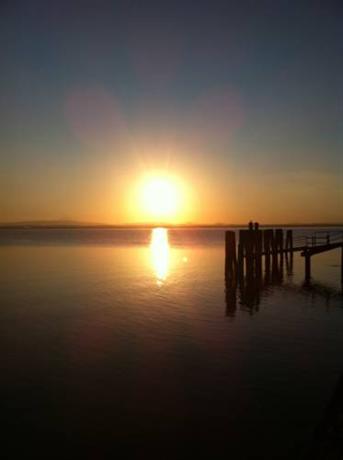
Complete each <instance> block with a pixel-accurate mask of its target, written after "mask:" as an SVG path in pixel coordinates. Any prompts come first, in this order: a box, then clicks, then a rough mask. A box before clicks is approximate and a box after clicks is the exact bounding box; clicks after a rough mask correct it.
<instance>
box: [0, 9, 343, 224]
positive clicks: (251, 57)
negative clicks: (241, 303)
mask: <svg viewBox="0 0 343 460" xmlns="http://www.w3.org/2000/svg"><path fill="white" fill-rule="evenodd" d="M342 20H343V3H342V2H334V1H330V0H327V1H320V2H319V1H315V0H313V1H306V2H305V1H301V0H297V1H283V0H270V1H265V0H260V1H252V0H251V1H245V0H240V1H229V0H226V1H215V0H212V1H201V0H197V1H195V0H194V1H186V0H183V1H176V0H174V1H162V0H160V1H156V2H150V1H148V0H146V1H130V0H126V1H123V2H121V1H102V0H96V1H95V0H94V1H89V0H83V1H64V0H60V1H55V2H53V1H49V2H47V1H35V0H30V1H16V0H11V1H2V2H1V4H0V43H1V46H0V60H1V73H0V159H1V169H0V222H13V221H28V220H75V221H82V222H92V223H107V224H127V223H145V222H150V221H152V220H153V219H152V216H149V215H148V214H147V213H146V212H145V211H144V209H143V208H144V207H142V206H141V205H140V195H141V194H142V189H140V186H139V184H141V183H142V181H143V182H144V178H145V177H150V176H151V175H155V176H156V177H167V178H168V180H171V181H172V182H173V184H177V187H178V190H179V192H180V197H181V198H180V197H179V198H180V201H181V202H182V206H181V205H180V206H179V209H178V212H176V213H175V214H174V215H173V216H172V218H171V220H172V223H198V224H204V223H209V224H215V223H244V222H247V221H249V220H250V219H253V220H258V221H259V222H261V223H288V222H293V223H295V222H297V223H312V222H328V223H332V222H342V221H343V160H342V147H343V126H342V121H343V84H342V82H343V27H342ZM170 178H171V179H170ZM159 217H160V216H155V217H154V218H155V220H158V219H159ZM163 217H165V216H163ZM166 220H167V221H168V216H167V217H166Z"/></svg>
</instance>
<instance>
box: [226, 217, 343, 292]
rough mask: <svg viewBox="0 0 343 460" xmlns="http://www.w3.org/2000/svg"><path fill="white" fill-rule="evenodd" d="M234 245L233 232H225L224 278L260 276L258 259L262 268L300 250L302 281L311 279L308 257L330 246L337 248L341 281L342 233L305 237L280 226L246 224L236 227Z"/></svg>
mask: <svg viewBox="0 0 343 460" xmlns="http://www.w3.org/2000/svg"><path fill="white" fill-rule="evenodd" d="M238 235H239V238H238V244H237V245H236V232H234V231H232V230H228V231H226V234H225V278H226V280H227V281H228V282H229V283H235V282H237V280H241V279H243V278H244V277H247V278H253V277H257V278H258V277H260V275H261V272H262V259H263V258H264V265H265V271H266V272H269V271H270V269H271V271H272V272H273V268H274V267H277V266H278V264H279V263H281V264H282V261H283V257H284V256H285V255H286V256H290V258H292V257H293V253H294V252H300V253H301V256H302V257H304V260H305V281H307V282H309V281H310V279H311V257H312V256H314V255H316V254H320V253H322V252H326V251H331V250H332V249H337V248H341V281H342V283H343V232H342V231H341V232H340V231H331V232H315V233H313V234H312V235H310V236H308V235H306V236H296V237H295V238H294V237H293V230H291V229H288V230H283V229H282V228H276V229H269V228H268V229H265V230H260V229H259V226H258V224H255V226H253V225H252V224H250V225H249V228H248V229H246V230H239V234H238Z"/></svg>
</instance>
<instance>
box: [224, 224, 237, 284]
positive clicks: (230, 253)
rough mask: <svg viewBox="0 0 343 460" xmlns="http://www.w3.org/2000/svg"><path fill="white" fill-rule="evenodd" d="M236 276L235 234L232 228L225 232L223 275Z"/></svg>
mask: <svg viewBox="0 0 343 460" xmlns="http://www.w3.org/2000/svg"><path fill="white" fill-rule="evenodd" d="M236 276H237V257H236V235H235V232H234V231H232V230H228V231H226V232H225V277H226V278H231V279H234V278H236Z"/></svg>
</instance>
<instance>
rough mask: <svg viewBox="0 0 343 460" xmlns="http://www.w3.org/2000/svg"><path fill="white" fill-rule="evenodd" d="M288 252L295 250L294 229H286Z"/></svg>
mask: <svg viewBox="0 0 343 460" xmlns="http://www.w3.org/2000/svg"><path fill="white" fill-rule="evenodd" d="M286 252H290V253H292V252H293V230H287V231H286Z"/></svg>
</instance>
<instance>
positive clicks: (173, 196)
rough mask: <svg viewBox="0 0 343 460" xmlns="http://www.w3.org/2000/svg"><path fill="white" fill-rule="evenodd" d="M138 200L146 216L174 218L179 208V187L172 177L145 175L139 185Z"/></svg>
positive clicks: (180, 196) (180, 197) (180, 199)
mask: <svg viewBox="0 0 343 460" xmlns="http://www.w3.org/2000/svg"><path fill="white" fill-rule="evenodd" d="M139 200H140V208H141V211H142V212H143V214H144V215H146V217H149V218H152V219H162V220H163V219H171V218H175V217H176V216H177V214H178V212H179V211H180V208H181V202H182V193H181V187H180V186H179V184H178V183H177V181H176V180H175V179H173V178H172V177H168V176H162V175H158V176H151V177H147V178H145V179H144V180H143V182H142V184H141V186H140V190H139Z"/></svg>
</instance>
